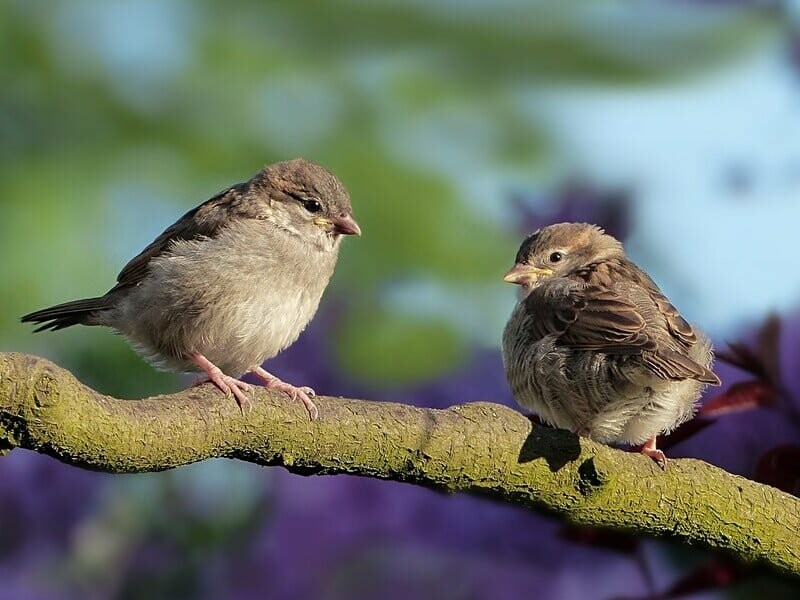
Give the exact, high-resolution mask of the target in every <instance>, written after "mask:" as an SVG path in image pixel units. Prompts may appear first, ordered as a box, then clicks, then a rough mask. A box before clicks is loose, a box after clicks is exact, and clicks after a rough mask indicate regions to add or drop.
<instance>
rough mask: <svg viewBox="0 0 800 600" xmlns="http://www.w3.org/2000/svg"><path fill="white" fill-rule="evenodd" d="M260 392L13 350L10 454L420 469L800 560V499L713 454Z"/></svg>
mask: <svg viewBox="0 0 800 600" xmlns="http://www.w3.org/2000/svg"><path fill="white" fill-rule="evenodd" d="M254 396H255V397H254V407H255V408H254V409H253V411H252V412H250V413H249V414H245V415H243V414H241V413H240V411H239V409H238V407H237V405H236V403H235V402H234V401H233V400H231V399H229V398H225V397H224V396H223V395H222V394H220V393H219V392H218V391H217V390H216V389H215V388H213V387H211V386H208V385H207V386H202V387H200V388H193V389H189V390H186V391H184V392H180V393H177V394H173V395H169V396H159V397H154V398H148V399H145V400H137V401H130V400H118V399H114V398H110V397H108V396H104V395H102V394H100V393H98V392H96V391H94V390H91V389H89V388H87V387H86V386H84V385H83V384H81V383H80V382H78V381H77V380H76V379H75V378H74V377H73V376H72V375H71V374H70V373H68V372H67V371H65V370H63V369H61V368H59V367H57V366H56V365H54V364H52V363H50V362H48V361H46V360H44V359H41V358H37V357H33V356H28V355H23V354H15V353H12V354H0V454H2V453H3V452H7V451H9V450H10V449H13V448H15V447H19V448H27V449H29V450H34V451H36V452H41V453H44V454H47V455H49V456H52V457H54V458H56V459H58V460H61V461H63V462H66V463H70V464H73V465H77V466H79V467H83V468H87V469H95V470H100V471H106V472H111V473H139V472H144V471H161V470H164V469H171V468H174V467H178V466H181V465H185V464H188V463H192V462H197V461H201V460H206V459H208V458H212V457H226V458H236V459H240V460H246V461H250V462H254V463H258V464H261V465H266V466H276V465H277V466H283V467H284V468H286V469H287V470H289V471H291V472H293V473H297V474H300V475H318V474H336V473H349V474H352V475H361V476H366V477H376V478H380V479H392V480H397V481H406V482H409V483H414V484H417V485H422V486H425V487H429V488H434V489H438V490H443V491H446V492H451V493H454V492H467V493H472V494H480V495H482V496H487V497H491V498H495V499H497V500H499V501H503V502H508V503H510V504H516V505H519V506H522V507H526V508H530V509H535V510H539V511H545V512H548V513H551V514H556V515H559V516H560V517H562V518H564V519H565V520H567V521H569V522H571V523H576V524H581V525H592V526H598V527H607V528H613V529H624V530H628V531H633V532H635V533H639V534H644V535H650V536H657V537H668V538H672V539H677V540H680V541H683V542H684V543H688V544H693V545H702V546H706V547H709V548H715V549H719V550H723V551H726V552H729V553H731V554H733V555H735V556H738V557H740V558H742V559H744V560H746V561H753V562H757V563H762V564H766V565H769V566H771V567H773V568H775V569H777V570H778V571H781V572H783V573H790V574H794V575H798V574H800V499H798V498H795V497H794V496H791V495H789V494H785V493H783V492H781V491H779V490H776V489H774V488H771V487H768V486H765V485H761V484H758V483H755V482H752V481H749V480H747V479H744V478H742V477H738V476H735V475H731V474H729V473H726V472H724V471H722V470H720V469H718V468H716V467H713V466H711V465H708V464H706V463H704V462H702V461H699V460H690V459H682V460H671V461H670V462H669V465H668V469H667V470H666V472H664V471H661V470H660V469H659V468H658V467H657V466H656V465H655V464H654V463H653V461H651V460H650V459H648V458H646V457H644V456H641V455H638V454H632V453H626V452H623V451H620V450H615V449H612V448H608V447H606V446H602V445H599V444H596V443H593V442H591V441H588V440H584V439H579V438H577V437H576V436H574V435H572V434H570V433H568V432H565V431H556V430H552V429H549V428H544V427H540V426H536V425H532V424H531V422H530V421H529V420H528V419H526V418H525V417H524V416H523V415H521V414H520V413H518V412H516V411H513V410H511V409H509V408H506V407H504V406H500V405H496V404H489V403H482V402H481V403H470V404H463V405H459V406H453V407H451V408H448V409H446V410H433V409H424V408H415V407H412V406H406V405H402V404H393V403H388V402H370V401H365V400H350V399H344V398H328V397H319V398H317V400H316V402H317V406H318V407H319V409H320V419H319V420H318V421H315V422H310V421H309V420H308V416H307V414H306V411H305V409H304V408H303V406H302V404H301V403H299V402H291V401H290V400H289V399H288V398H286V397H285V396H282V395H280V394H278V395H274V394H271V393H269V392H267V391H266V390H263V389H259V390H258V391H257V392H255V394H254ZM0 460H2V459H0ZM0 485H2V482H0Z"/></svg>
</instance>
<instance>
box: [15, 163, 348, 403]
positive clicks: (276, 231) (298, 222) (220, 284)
mask: <svg viewBox="0 0 800 600" xmlns="http://www.w3.org/2000/svg"><path fill="white" fill-rule="evenodd" d="M358 233H360V230H359V228H358V225H357V224H356V223H355V221H354V220H353V217H352V209H351V206H350V198H349V196H348V195H347V192H346V191H345V189H344V187H343V186H342V184H341V183H340V182H339V180H338V179H337V178H336V177H335V176H334V175H333V174H331V173H330V172H329V171H327V170H326V169H323V168H322V167H320V166H319V165H316V164H314V163H312V162H310V161H307V160H304V159H295V160H290V161H286V162H282V163H277V164H274V165H270V166H267V167H265V168H264V169H262V170H261V171H259V172H258V173H256V174H255V175H254V176H253V177H252V178H251V179H250V180H249V181H247V182H244V183H240V184H236V185H233V186H231V187H229V188H228V189H226V190H224V191H222V192H220V193H219V194H217V195H216V196H214V197H213V198H211V199H210V200H208V201H206V202H204V203H203V204H201V205H200V206H198V207H197V208H195V209H193V210H191V211H189V212H188V213H186V214H185V215H184V216H183V217H181V218H180V219H179V220H178V221H177V222H176V223H174V224H173V225H172V226H170V227H169V228H167V229H166V230H165V231H164V233H162V234H161V235H160V236H158V237H157V238H156V239H155V240H154V241H153V242H152V243H151V244H150V245H148V246H147V247H146V248H145V249H144V250H143V251H142V252H141V253H140V254H138V255H137V256H136V257H134V258H133V259H132V260H131V261H130V262H129V263H128V264H127V265H126V266H125V267H124V268H123V269H122V271H121V272H120V274H119V276H118V277H117V283H116V285H115V286H114V287H113V288H111V289H110V290H109V291H108V292H107V293H106V294H105V295H103V296H101V297H99V298H89V299H86V300H77V301H75V302H68V303H66V304H61V305H58V306H54V307H51V308H47V309H44V310H40V311H37V312H35V313H31V314H29V315H26V316H25V317H23V321H30V322H35V323H39V324H40V325H41V326H40V327H39V330H42V329H53V330H56V329H62V328H64V327H69V326H71V325H76V324H83V325H105V326H107V327H112V328H114V329H115V330H117V331H118V332H119V333H121V334H122V335H123V336H124V337H125V338H126V339H127V340H128V341H130V342H131V344H132V345H133V346H134V347H135V348H136V349H137V350H138V351H139V352H140V353H141V354H142V355H144V357H145V358H147V359H148V360H149V361H150V362H152V363H153V364H154V365H156V366H159V367H162V368H165V369H169V370H175V371H194V370H203V371H205V372H206V373H207V374H208V376H209V378H210V379H211V381H213V382H214V383H215V384H217V385H218V386H219V387H220V388H221V389H222V390H223V391H225V392H226V393H232V394H233V395H234V396H236V398H237V400H238V401H239V402H240V403H243V404H246V403H247V399H246V397H245V395H244V394H243V391H246V390H247V389H248V387H249V386H247V384H244V383H242V382H240V381H238V380H236V379H235V378H234V376H239V375H241V374H242V373H244V372H246V371H253V372H254V373H255V374H256V375H257V376H259V377H261V378H262V379H263V380H264V381H265V383H266V384H267V385H272V386H274V387H277V388H279V389H283V390H284V391H286V392H287V393H290V394H292V395H294V396H298V397H299V398H300V399H301V400H303V402H304V403H305V404H306V406H307V407H308V408H309V411H310V412H311V414H312V417H313V416H314V415H315V411H316V409H315V408H314V407H313V403H311V401H310V400H309V399H308V395H313V391H312V390H310V389H309V388H295V387H294V386H291V385H289V384H286V383H284V382H281V381H280V380H279V379H277V378H276V377H274V376H272V375H270V374H269V373H266V371H263V369H261V368H260V365H261V363H262V362H264V361H265V360H267V359H269V358H272V357H273V356H275V355H276V354H278V353H279V352H280V351H281V350H283V349H284V348H286V347H287V346H289V345H290V344H292V343H293V342H294V341H295V340H296V339H297V337H298V336H299V335H300V332H301V331H302V330H303V329H304V328H305V327H306V325H307V324H308V322H309V321H310V320H311V318H312V317H313V316H314V313H315V312H316V310H317V306H318V305H319V301H320V299H321V297H322V293H323V292H324V290H325V288H326V287H327V285H328V281H329V280H330V277H331V275H332V274H333V269H334V267H335V265H336V261H337V257H338V252H339V245H340V242H341V237H342V235H348V234H358Z"/></svg>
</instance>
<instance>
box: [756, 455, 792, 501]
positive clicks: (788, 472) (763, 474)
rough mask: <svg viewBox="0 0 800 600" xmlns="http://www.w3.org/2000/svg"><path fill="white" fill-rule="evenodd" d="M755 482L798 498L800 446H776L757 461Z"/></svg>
mask: <svg viewBox="0 0 800 600" xmlns="http://www.w3.org/2000/svg"><path fill="white" fill-rule="evenodd" d="M755 480H756V481H760V482H761V483H766V484H767V485H771V486H772V487H776V488H778V489H779V490H783V491H784V492H788V493H790V494H794V495H795V496H800V446H795V445H793V444H783V445H781V446H776V447H775V448H773V449H772V450H770V451H769V452H767V453H766V454H764V455H763V456H762V457H761V458H760V459H759V461H758V465H757V466H756V473H755Z"/></svg>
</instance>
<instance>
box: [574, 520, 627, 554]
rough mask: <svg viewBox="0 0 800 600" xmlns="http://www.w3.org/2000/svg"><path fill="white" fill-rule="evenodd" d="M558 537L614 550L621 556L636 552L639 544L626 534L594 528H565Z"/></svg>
mask: <svg viewBox="0 0 800 600" xmlns="http://www.w3.org/2000/svg"><path fill="white" fill-rule="evenodd" d="M558 537H560V538H561V539H564V540H568V541H570V542H574V543H576V544H581V545H584V546H595V547H597V548H604V549H606V550H614V551H616V552H621V553H623V554H633V553H634V552H636V550H637V548H638V546H639V542H638V541H637V540H636V538H635V537H634V536H632V535H630V534H627V533H620V532H616V531H607V530H604V529H596V528H594V527H573V526H569V525H568V526H566V527H563V528H561V530H560V531H559V532H558Z"/></svg>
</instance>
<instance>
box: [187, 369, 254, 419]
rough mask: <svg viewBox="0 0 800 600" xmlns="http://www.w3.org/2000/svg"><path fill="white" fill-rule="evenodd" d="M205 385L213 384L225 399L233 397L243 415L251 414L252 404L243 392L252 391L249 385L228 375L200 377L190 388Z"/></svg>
mask: <svg viewBox="0 0 800 600" xmlns="http://www.w3.org/2000/svg"><path fill="white" fill-rule="evenodd" d="M205 383H213V384H214V385H215V386H217V388H218V389H219V390H220V391H221V392H222V393H223V394H225V396H226V397H227V398H230V397H231V396H233V397H234V398H235V399H236V403H237V404H238V405H239V409H240V410H241V411H242V412H243V413H250V412H252V410H253V402H252V401H251V400H250V398H248V397H247V395H246V394H245V392H252V391H253V386H252V385H250V384H249V383H245V382H244V381H240V380H238V379H236V378H235V377H231V376H229V375H224V374H220V375H218V376H215V377H212V376H209V377H201V378H200V379H198V380H197V381H195V382H194V383H192V387H197V386H199V385H203V384H205Z"/></svg>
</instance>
